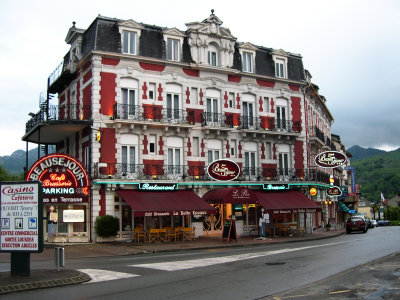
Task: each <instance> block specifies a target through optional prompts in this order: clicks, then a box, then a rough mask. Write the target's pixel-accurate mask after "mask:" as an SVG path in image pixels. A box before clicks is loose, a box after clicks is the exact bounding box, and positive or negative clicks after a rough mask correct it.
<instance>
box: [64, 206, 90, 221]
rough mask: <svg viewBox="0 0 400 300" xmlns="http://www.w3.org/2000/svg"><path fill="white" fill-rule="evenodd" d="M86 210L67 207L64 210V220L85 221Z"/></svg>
mask: <svg viewBox="0 0 400 300" xmlns="http://www.w3.org/2000/svg"><path fill="white" fill-rule="evenodd" d="M84 221H85V211H84V210H83V209H65V210H63V222H77V223H79V222H84Z"/></svg>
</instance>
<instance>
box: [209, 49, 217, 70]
mask: <svg viewBox="0 0 400 300" xmlns="http://www.w3.org/2000/svg"><path fill="white" fill-rule="evenodd" d="M208 64H209V65H210V66H214V67H216V66H217V52H214V51H208Z"/></svg>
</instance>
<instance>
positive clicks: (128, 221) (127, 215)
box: [121, 205, 132, 231]
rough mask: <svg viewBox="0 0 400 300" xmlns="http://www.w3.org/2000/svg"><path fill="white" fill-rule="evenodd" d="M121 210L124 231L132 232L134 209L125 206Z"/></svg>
mask: <svg viewBox="0 0 400 300" xmlns="http://www.w3.org/2000/svg"><path fill="white" fill-rule="evenodd" d="M121 210H122V211H121V214H122V218H121V220H122V230H124V231H130V230H132V209H131V208H130V206H128V205H123V206H122V207H121Z"/></svg>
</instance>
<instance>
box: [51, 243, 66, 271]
mask: <svg viewBox="0 0 400 300" xmlns="http://www.w3.org/2000/svg"><path fill="white" fill-rule="evenodd" d="M54 255H55V263H56V267H57V272H59V271H60V267H64V262H65V256H64V248H63V247H55V248H54Z"/></svg>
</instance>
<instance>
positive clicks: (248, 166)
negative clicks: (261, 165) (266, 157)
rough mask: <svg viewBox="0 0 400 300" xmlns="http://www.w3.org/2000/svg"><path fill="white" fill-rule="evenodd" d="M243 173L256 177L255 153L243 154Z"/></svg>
mask: <svg viewBox="0 0 400 300" xmlns="http://www.w3.org/2000/svg"><path fill="white" fill-rule="evenodd" d="M244 172H245V174H247V175H253V176H254V175H256V153H255V152H247V151H246V152H244Z"/></svg>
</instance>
